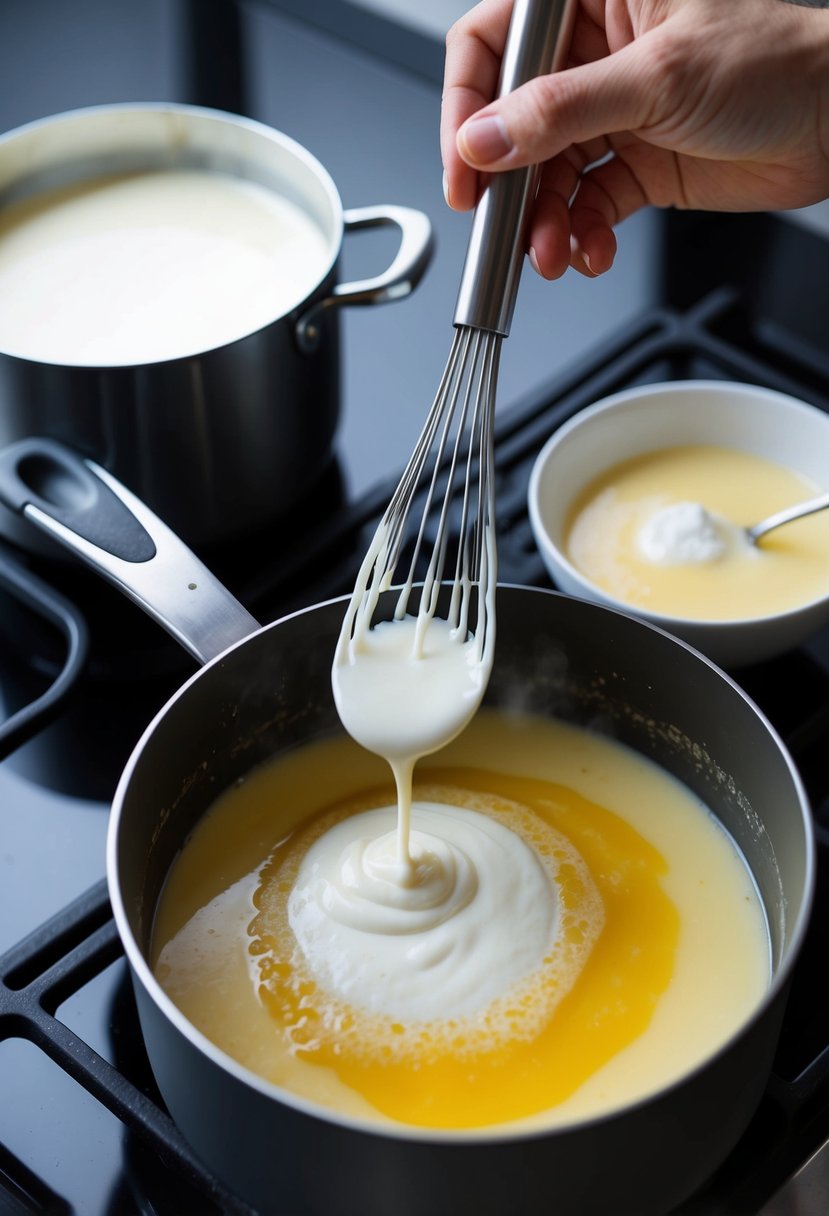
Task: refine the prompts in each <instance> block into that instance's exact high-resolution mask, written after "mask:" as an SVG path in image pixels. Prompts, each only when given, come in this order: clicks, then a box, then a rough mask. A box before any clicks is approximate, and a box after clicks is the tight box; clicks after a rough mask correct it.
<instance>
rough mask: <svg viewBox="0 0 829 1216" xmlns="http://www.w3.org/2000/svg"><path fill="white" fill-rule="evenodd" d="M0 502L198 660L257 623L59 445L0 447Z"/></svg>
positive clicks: (101, 477)
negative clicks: (119, 593)
mask: <svg viewBox="0 0 829 1216" xmlns="http://www.w3.org/2000/svg"><path fill="white" fill-rule="evenodd" d="M0 502H2V503H4V504H5V505H6V506H7V507H9V508H10V509H11V510H12V511H14V512H16V513H17V514H18V515H23V516H24V517H25V518H26V519H28V520H30V521H31V523H33V524H34V525H35V526H36V527H38V528H40V530H41V531H43V532H45V533H46V534H47V535H48V536H51V537H52V538H53V539H54V540H56V541H57V542H58V544H59V545H61V547H62V548H64V549H68V550H69V551H70V552H72V553H74V554H75V555H76V556H77V557H80V558H81V559H82V560H83V561H84V562H86V564H87V565H89V566H91V567H92V569H93V570H95V571H96V573H98V574H100V575H102V576H103V577H104V578H106V579H108V580H109V582H111V583H114V584H115V586H116V587H117V588H118V589H119V590H120V591H123V592H124V594H125V595H127V596H128V597H129V598H130V599H131V600H133V601H134V602H135V603H136V604H138V605H139V607H140V608H143V609H144V611H145V612H147V613H148V614H149V615H150V616H151V617H153V618H154V619H155V620H156V621H158V623H159V625H162V626H163V627H164V628H165V629H166V630H167V631H168V633H171V634H172V635H173V637H174V638H175V639H176V641H177V642H180V643H181V645H182V646H184V648H185V649H186V650H189V652H190V654H192V655H193V657H194V658H196V659H197V660H198V661H199V662H200V663H206V662H207V661H208V660H209V659H212V658H214V657H215V656H216V655H217V654H221V652H222V651H223V650H226V649H227V647H228V646H230V645H232V643H234V642H238V641H241V639H242V638H246V637H248V635H249V634H251V633H255V632H256V630H257V629H259V622H258V621H256V620H255V619H254V618H253V617H252V616H251V615H250V613H249V612H248V611H247V609H246V608H244V607H243V606H242V605H241V604H240V603H239V601H238V600H236V599H234V597H233V596H232V595H231V594H230V592H229V591H228V590H227V589H226V588H225V587H223V586H222V584H221V583H220V582H219V580H218V579H217V578H216V577H215V575H213V574H211V573H210V571H209V570H208V569H207V567H206V566H205V565H203V564H202V562H200V561H199V559H198V558H197V557H196V555H195V554H194V553H193V552H191V550H190V549H188V548H187V546H186V545H185V544H184V542H183V541H182V540H180V539H179V537H177V536H176V534H175V533H174V532H173V531H172V530H171V529H170V528H168V527H167V525H166V524H165V523H162V521H161V520H160V519H159V518H158V516H157V515H154V514H153V512H152V511H151V510H150V509H149V507H147V506H145V504H144V503H143V502H141V500H140V499H139V498H136V496H135V495H134V494H132V493H131V492H130V491H129V490H128V489H127V488H126V486H123V485H122V484H121V482H120V481H118V480H117V478H115V477H113V476H112V474H111V473H108V472H107V471H106V469H102V468H101V467H100V466H99V465H97V464H95V463H94V462H93V461H91V460H86V459H85V458H84V457H82V456H80V455H78V453H77V452H74V451H72V449H71V448H67V447H65V446H64V445H63V444H60V443H55V442H54V441H53V440H51V439H21V440H20V441H19V442H18V443H12V444H10V445H9V446H8V447H6V448H3V449H2V450H0Z"/></svg>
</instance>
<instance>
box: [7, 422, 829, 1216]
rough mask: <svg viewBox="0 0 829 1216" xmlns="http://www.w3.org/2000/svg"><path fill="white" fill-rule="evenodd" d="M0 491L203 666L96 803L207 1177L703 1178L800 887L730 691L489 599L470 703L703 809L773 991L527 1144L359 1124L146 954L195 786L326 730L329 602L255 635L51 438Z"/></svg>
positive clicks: (767, 1009) (270, 1203)
mask: <svg viewBox="0 0 829 1216" xmlns="http://www.w3.org/2000/svg"><path fill="white" fill-rule="evenodd" d="M35 475H36V476H35ZM0 497H2V498H3V500H4V501H5V502H6V504H7V505H9V506H11V507H13V508H14V509H16V510H19V511H23V512H24V513H25V514H26V515H27V517H28V518H29V519H30V520H32V521H34V522H36V523H38V524H39V525H40V526H41V527H42V528H43V529H45V530H46V531H47V532H48V533H49V534H50V535H51V536H54V537H57V538H59V539H61V540H62V541H63V542H64V543H65V544H67V545H68V546H69V547H70V548H72V549H73V550H74V551H75V552H76V553H78V554H79V555H80V556H81V557H83V558H84V559H85V560H86V561H87V562H89V563H90V564H92V565H93V566H94V567H95V568H97V569H98V570H99V571H100V572H102V573H103V574H105V576H106V577H108V578H109V579H111V580H112V581H114V582H116V583H118V584H119V585H120V586H121V587H122V588H123V589H124V590H125V591H126V592H127V593H128V594H129V595H131V596H132V597H133V598H134V599H135V600H137V601H138V602H139V603H141V604H143V606H144V607H145V608H146V609H147V610H148V611H150V612H152V613H153V615H155V617H156V618H157V619H158V620H159V621H160V622H161V623H162V624H164V625H165V626H166V628H168V629H170V630H171V632H172V633H173V634H174V635H175V636H176V637H178V638H179V640H180V641H182V642H183V644H184V645H186V646H187V647H188V649H189V650H190V651H191V653H192V654H193V655H194V656H196V657H197V658H198V659H199V661H201V662H204V663H205V666H204V667H203V668H202V669H201V670H200V671H198V672H197V673H196V674H195V675H194V676H193V677H192V678H191V679H190V680H189V681H188V682H187V683H186V684H185V685H184V686H183V687H182V688H181V689H180V690H179V691H178V692H177V693H176V694H175V696H173V698H172V699H171V700H170V701H169V702H168V704H167V705H166V706H165V707H164V708H163V709H162V710H161V711H160V712H159V714H158V715H157V716H156V718H155V720H154V721H153V722H152V723H151V724H150V725H149V726H148V728H147V730H146V731H145V733H144V735H143V737H142V738H141V740H140V742H139V743H138V745H137V747H136V748H135V751H134V752H133V754H132V757H131V758H130V761H129V763H128V765H127V767H126V769H125V771H124V774H123V776H122V778H121V781H120V783H119V785H118V789H117V792H116V795H115V800H114V804H113V810H112V819H111V826H110V832H109V841H108V856H107V871H108V880H109V888H110V893H111V898H112V905H113V910H114V914H115V919H116V922H117V925H118V930H119V933H120V935H121V938H122V941H123V944H124V949H125V951H126V954H127V958H128V960H129V966H130V970H131V974H132V978H133V983H134V988H135V995H136V1001H137V1004H138V1011H139V1017H140V1021H141V1027H142V1031H143V1035H144V1038H145V1041H146V1047H147V1052H148V1055H149V1059H150V1062H151V1064H152V1067H153V1070H154V1073H155V1076H156V1078H157V1081H158V1085H159V1088H160V1090H161V1093H162V1095H163V1097H164V1100H165V1102H166V1103H167V1105H168V1107H169V1110H170V1112H171V1114H172V1116H173V1118H174V1120H175V1121H176V1122H177V1124H178V1125H179V1127H180V1128H181V1130H182V1131H183V1133H184V1134H185V1136H186V1137H187V1138H188V1140H189V1141H191V1143H192V1145H193V1146H194V1148H195V1150H196V1152H197V1153H198V1154H199V1155H200V1156H201V1158H202V1159H203V1160H204V1161H205V1162H208V1163H209V1167H210V1169H211V1170H212V1171H213V1172H214V1173H215V1174H216V1175H218V1176H219V1177H220V1178H221V1179H222V1180H223V1181H224V1182H225V1183H227V1184H228V1185H229V1186H230V1187H231V1188H232V1189H233V1190H235V1191H236V1192H238V1194H239V1195H240V1196H241V1197H242V1198H243V1199H244V1200H246V1201H247V1202H248V1203H250V1204H251V1205H252V1206H253V1207H254V1208H255V1209H256V1210H257V1211H258V1212H261V1213H270V1212H273V1213H276V1212H285V1211H289V1212H292V1213H297V1214H299V1213H302V1214H306V1216H322V1214H325V1216H328V1214H330V1213H331V1212H335V1211H336V1212H337V1213H338V1216H352V1214H353V1216H358V1214H359V1216H390V1214H392V1213H393V1214H394V1216H423V1213H429V1216H450V1214H451V1216H465V1214H466V1213H470V1214H471V1213H475V1214H476V1216H481V1214H483V1216H503V1214H504V1213H505V1212H509V1213H516V1214H518V1216H535V1214H537V1213H538V1214H540V1213H555V1214H556V1216H607V1214H608V1213H610V1212H612V1213H613V1216H659V1214H664V1213H667V1212H668V1211H670V1210H671V1209H673V1208H674V1206H675V1205H676V1204H678V1203H679V1202H680V1201H681V1200H682V1199H683V1198H684V1197H686V1196H687V1195H689V1194H691V1193H692V1192H693V1191H694V1190H695V1189H697V1188H698V1187H699V1186H700V1185H701V1184H702V1183H703V1181H704V1180H705V1179H706V1178H707V1177H708V1176H709V1175H710V1174H711V1173H712V1172H713V1171H714V1169H715V1168H716V1167H717V1165H718V1164H719V1163H720V1162H721V1161H722V1160H723V1159H724V1158H725V1157H726V1156H727V1154H728V1153H729V1152H730V1150H731V1149H732V1147H733V1146H734V1144H735V1143H736V1141H737V1140H738V1139H739V1137H740V1135H741V1134H742V1132H743V1131H744V1129H745V1127H746V1126H747V1124H748V1122H749V1121H750V1119H751V1116H752V1114H753V1112H754V1111H755V1109H756V1107H757V1104H758V1102H759V1100H760V1097H761V1094H762V1092H763V1090H764V1088H765V1085H766V1081H767V1078H768V1074H769V1071H770V1068H771V1063H772V1057H773V1053H774V1049H775V1045H776V1042H777V1039H778V1035H779V1029H780V1023H781V1019H782V1016H783V1011H784V1005H785V1000H786V995H787V991H788V988H789V984H790V979H791V974H792V969H793V965H794V962H795V959H796V957H797V954H798V951H799V949H800V947H801V944H802V941H803V937H804V934H805V931H806V926H807V921H808V916H809V912H810V907H811V901H812V894H813V888H814V879H815V861H814V843H813V837H812V826H811V817H810V811H809V807H808V803H807V799H806V796H805V793H804V790H803V786H802V783H801V781H800V778H799V776H798V773H797V771H796V769H795V767H794V765H793V763H792V761H791V759H790V757H789V756H788V754H787V752H786V750H785V747H784V746H783V744H782V742H781V740H780V739H779V737H778V736H777V734H776V733H775V731H774V729H773V728H772V727H771V725H770V724H769V722H768V721H767V720H766V719H765V718H764V716H763V715H762V713H761V712H760V711H759V709H758V708H757V707H756V706H755V705H754V704H753V702H752V701H751V700H750V699H749V698H748V697H747V696H746V695H745V693H744V692H743V691H742V690H741V689H740V688H739V687H738V685H737V684H736V683H734V682H733V681H732V680H731V679H730V678H729V677H728V676H727V675H725V674H724V673H723V672H722V671H721V670H720V669H719V668H717V667H715V666H714V665H713V664H712V663H711V662H710V661H709V660H707V659H705V658H704V657H703V656H702V655H700V654H699V653H698V652H697V651H695V650H693V649H691V648H690V647H689V646H687V645H686V644H685V643H683V642H680V641H678V640H677V639H675V638H673V637H671V636H670V635H668V634H666V633H664V632H662V631H661V630H659V629H657V628H655V627H654V626H652V625H649V624H647V623H645V622H642V621H640V620H637V619H635V618H633V617H631V616H628V615H625V614H622V613H620V612H617V611H615V610H612V609H609V608H606V607H603V606H601V605H598V604H595V603H589V602H587V601H580V600H576V599H573V598H570V597H567V596H564V595H561V594H559V593H556V592H549V591H540V590H533V589H529V588H522V587H506V586H502V587H499V588H498V592H497V619H498V643H497V653H496V661H495V666H494V670H493V674H492V680H491V683H490V685H489V689H488V691H487V694H486V698H485V704H488V705H491V706H498V705H504V706H506V705H514V704H515V703H516V700H517V699H520V705H521V707H522V708H523V709H526V710H528V711H530V712H535V713H539V714H542V715H555V716H557V717H561V718H564V719H567V720H570V721H573V722H576V723H579V724H582V725H584V726H586V727H588V728H589V729H591V730H595V731H599V732H602V733H604V734H608V735H611V736H613V737H614V738H616V739H619V740H621V741H622V742H623V743H625V744H627V745H628V746H629V747H631V748H633V749H634V750H635V751H637V752H639V753H641V754H642V755H644V756H646V757H648V758H650V759H651V760H653V761H655V762H656V763H657V764H659V765H661V766H662V768H664V769H665V770H667V771H668V772H669V773H671V774H673V775H674V776H675V777H677V778H678V779H679V780H680V781H682V782H684V783H685V785H686V786H688V787H689V788H690V789H691V790H692V791H693V792H694V793H696V794H697V795H698V796H699V797H700V798H701V799H703V800H704V801H705V802H706V803H707V804H708V806H709V807H710V808H711V810H712V811H713V813H714V814H715V815H716V816H717V817H718V818H719V819H720V820H721V821H722V823H723V824H724V826H725V827H726V829H727V830H728V831H729V832H730V833H731V835H732V837H733V838H734V840H735V841H736V843H737V844H738V846H739V847H740V849H741V850H742V851H743V854H744V856H745V858H746V860H747V862H748V864H749V866H750V868H751V871H752V873H753V876H754V879H755V881H756V884H757V887H758V890H759V892H760V894H761V897H762V900H763V903H764V906H765V910H766V914H767V918H768V924H769V932H770V938H771V952H772V960H773V968H772V970H773V978H772V982H771V985H770V988H769V990H768V992H767V994H766V995H765V996H764V998H763V999H762V1001H761V1002H760V1004H759V1005H758V1007H757V1008H756V1009H755V1011H754V1013H753V1015H752V1016H751V1017H750V1018H749V1020H748V1021H747V1022H746V1024H745V1025H744V1026H742V1028H741V1029H739V1031H738V1032H737V1033H735V1034H734V1035H733V1037H732V1038H731V1039H730V1040H729V1041H728V1042H727V1043H726V1044H725V1045H724V1046H723V1047H722V1048H721V1049H720V1050H718V1051H717V1052H716V1053H714V1054H713V1055H712V1056H711V1057H710V1058H709V1059H707V1060H706V1061H704V1062H703V1063H702V1064H701V1065H700V1066H699V1067H697V1068H696V1069H694V1070H693V1071H692V1072H691V1073H689V1074H687V1075H685V1076H684V1077H683V1078H681V1079H680V1080H679V1081H677V1082H675V1083H673V1084H671V1085H670V1086H669V1087H666V1088H665V1089H664V1090H662V1091H660V1092H658V1093H656V1094H654V1095H652V1096H651V1097H648V1098H646V1099H644V1100H641V1101H638V1102H636V1103H635V1104H633V1105H631V1106H629V1107H627V1108H625V1109H624V1110H622V1111H616V1112H613V1113H610V1114H608V1115H606V1116H604V1117H600V1118H592V1119H589V1120H583V1121H581V1122H578V1123H574V1124H572V1125H569V1126H567V1127H565V1128H561V1129H555V1130H548V1131H537V1132H532V1133H528V1132H526V1131H523V1132H517V1133H515V1134H509V1133H505V1132H504V1131H503V1130H501V1131H499V1132H497V1133H487V1132H486V1131H484V1132H483V1133H481V1132H476V1133H474V1134H473V1133H457V1132H454V1133H440V1132H429V1131H423V1130H414V1129H406V1128H401V1129H400V1130H399V1131H390V1130H387V1129H386V1128H383V1129H382V1130H379V1129H378V1128H377V1127H376V1126H372V1125H370V1124H367V1123H364V1122H361V1121H360V1120H359V1119H354V1118H347V1117H341V1116H337V1115H336V1114H333V1113H331V1112H328V1111H326V1110H324V1109H322V1108H318V1107H316V1106H315V1105H314V1104H313V1103H311V1102H308V1101H304V1100H301V1099H298V1098H295V1097H293V1096H291V1095H290V1094H288V1093H286V1092H284V1091H282V1090H280V1089H279V1088H278V1087H277V1086H275V1085H273V1084H269V1083H267V1082H265V1081H263V1080H261V1079H259V1078H258V1077H256V1076H255V1075H253V1074H252V1073H250V1072H248V1071H247V1070H246V1069H244V1068H243V1067H242V1066H240V1065H239V1064H237V1063H235V1062H234V1061H233V1060H232V1059H230V1058H229V1057H228V1056H226V1055H225V1054H224V1053H223V1052H221V1051H219V1050H218V1049H217V1048H216V1047H214V1046H213V1045H212V1044H211V1043H210V1042H209V1041H208V1040H207V1039H205V1038H204V1036H203V1035H201V1034H200V1033H199V1032H198V1031H196V1030H195V1029H194V1028H193V1027H192V1026H191V1025H190V1024H189V1023H188V1022H187V1020H186V1019H185V1018H184V1017H183V1015H182V1014H181V1013H180V1012H179V1011H178V1009H177V1008H176V1007H175V1006H174V1005H173V1004H172V1003H171V1001H170V1000H169V999H168V997H167V996H166V994H165V993H164V992H163V990H162V989H161V987H160V986H159V984H158V983H157V982H156V980H155V978H154V976H153V974H152V972H151V970H150V967H149V965H148V961H147V959H148V947H149V942H150V931H151V925H152V920H153V914H154V909H155V907H156V903H157V900H158V896H159V892H160V890H161V887H162V885H163V883H164V880H165V876H166V875H167V873H168V871H169V868H170V865H171V863H172V861H173V859H174V858H175V856H176V854H177V852H178V850H179V849H180V848H181V845H182V843H183V842H184V840H185V839H186V837H187V835H188V833H189V832H190V831H191V829H192V828H193V826H194V824H195V823H196V822H197V821H198V820H199V818H200V817H201V816H202V815H203V814H204V813H205V811H206V810H207V808H208V807H209V806H210V804H211V803H212V802H213V801H214V799H215V798H216V796H217V795H218V794H219V792H221V791H222V790H223V789H225V788H227V787H228V786H230V785H232V784H233V783H234V782H236V781H237V780H238V779H239V778H241V777H243V776H244V775H245V774H246V773H248V772H249V771H250V770H251V769H252V768H254V767H255V766H256V765H258V764H260V763H262V762H264V761H266V760H269V759H271V758H272V757H273V756H275V755H278V754H279V753H281V752H285V751H287V750H288V749H290V748H293V747H295V746H297V745H300V744H302V743H305V742H309V741H312V740H315V739H319V738H322V737H325V736H330V735H332V734H333V733H336V732H339V731H340V730H341V727H340V724H339V720H338V717H337V713H336V709H335V706H334V702H333V697H332V693H331V682H330V668H331V658H332V654H333V651H334V645H335V641H336V638H337V635H338V632H339V629H340V624H341V621H342V618H343V612H344V607H345V601H344V600H335V601H331V602H329V603H325V604H320V605H317V606H315V607H312V608H308V609H306V610H304V611H301V612H297V613H295V614H293V615H292V616H289V617H286V618H284V619H282V620H279V621H277V622H275V623H274V624H272V625H269V626H267V627H266V628H263V629H260V628H257V626H256V622H255V621H253V619H252V618H251V617H250V615H249V614H248V613H247V612H246V611H245V609H244V608H243V607H242V606H241V605H240V604H238V603H237V602H236V601H235V600H234V599H233V597H232V596H231V595H230V594H229V593H228V592H227V591H226V590H225V589H224V588H223V587H221V586H220V585H219V584H217V583H216V581H215V580H214V579H212V578H211V576H210V575H209V573H208V572H207V571H206V570H205V569H204V567H203V566H202V565H201V563H199V562H198V560H197V559H196V558H195V557H194V556H193V554H192V553H190V552H189V551H188V550H187V549H186V548H185V547H184V546H183V545H182V544H181V542H180V541H178V540H177V539H176V538H175V537H174V536H173V535H172V534H171V533H170V531H169V529H167V528H166V527H165V526H164V525H162V524H161V523H160V522H159V521H158V520H157V519H155V518H154V516H153V515H152V513H151V512H149V511H148V510H147V508H146V507H145V506H143V505H142V504H141V503H139V502H137V501H136V499H135V498H134V496H133V495H131V494H130V493H129V492H127V491H125V490H124V489H123V488H122V487H119V486H118V484H117V482H115V480H114V479H113V478H112V476H111V475H109V474H107V473H106V472H105V471H103V470H100V469H97V468H95V466H93V465H92V464H91V463H90V462H83V461H81V460H79V459H77V458H76V457H74V456H73V455H72V454H71V453H67V452H66V451H64V450H62V449H61V448H59V447H57V446H56V445H50V444H48V443H46V444H40V445H35V444H32V443H28V444H22V445H15V446H14V447H13V448H11V449H7V450H6V451H5V452H3V453H0ZM84 502H85V503H87V504H88V506H87V508H86V509H81V508H80V507H79V506H78V504H80V503H84ZM72 511H74V518H71V513H72ZM393 603H394V597H393V596H392V598H391V601H390V602H388V608H389V613H391V611H392V609H393Z"/></svg>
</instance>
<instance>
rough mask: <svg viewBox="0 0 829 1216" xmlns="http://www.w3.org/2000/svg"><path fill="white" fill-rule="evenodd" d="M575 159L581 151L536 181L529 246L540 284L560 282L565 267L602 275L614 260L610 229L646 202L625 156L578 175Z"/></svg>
mask: <svg viewBox="0 0 829 1216" xmlns="http://www.w3.org/2000/svg"><path fill="white" fill-rule="evenodd" d="M588 146H590V145H588ZM595 151H596V149H595V147H594V152H595ZM625 151H627V152H635V146H634V147H633V148H631V147H630V146H629V147H628V148H627V149H626V150H625ZM580 154H581V156H583V154H584V150H583V149H569V150H568V152H567V153H566V154H562V155H561V156H559V157H556V158H555V159H554V160H553V161H551V162H550V163H548V164H547V165H546V166H545V168H544V172H543V175H542V178H541V183H540V187H539V191H538V194H537V196H536V201H535V207H534V211H533V217H532V221H531V226H530V234H529V244H530V250H531V257H530V261H531V262H532V264H533V266H534V268H535V269H536V270H537V271H538V273H539V274H540V275H541V276H542V278H545V279H557V278H560V276H561V275H562V274H563V273H564V271H565V270H566V269H567V267H568V265H571V266H573V268H574V269H576V270H578V271H580V272H581V273H582V274H585V275H588V276H590V277H591V278H592V277H595V276H596V275H600V274H604V273H605V272H606V271H607V270H609V269H610V267H611V266H612V265H613V261H614V258H615V256H616V236H615V234H614V232H613V229H614V227H615V226H616V225H617V224H619V223H621V221H622V220H623V219H626V218H627V217H628V216H629V215H632V214H633V213H634V212H635V211H638V210H639V209H640V208H642V207H644V206H646V205H647V204H648V203H649V202H650V201H651V200H650V199H649V197H648V194H647V192H646V190H645V188H644V186H643V185H642V183H641V182H640V180H639V178H638V177H637V176H636V173H635V172H634V169H633V167H632V165H631V163H630V160H628V159H627V158H626V156H625V154H624V153H621V154H620V153H616V154H613V155H611V156H610V157H609V158H608V159H605V160H603V161H602V162H601V163H600V164H598V165H596V166H595V168H592V169H589V170H588V171H587V172H585V173H584V174H583V175H582V173H581V166H580V163H579V160H580ZM631 159H635V156H632V157H631Z"/></svg>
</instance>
